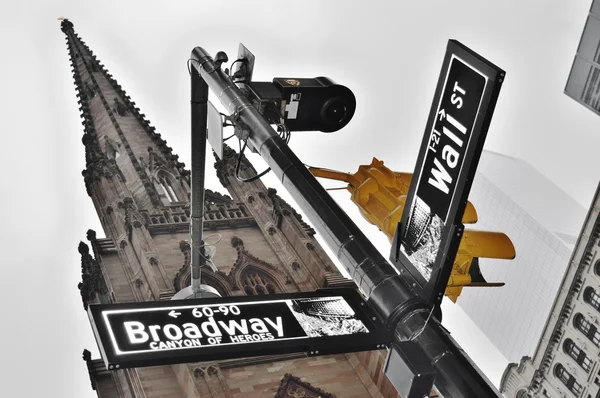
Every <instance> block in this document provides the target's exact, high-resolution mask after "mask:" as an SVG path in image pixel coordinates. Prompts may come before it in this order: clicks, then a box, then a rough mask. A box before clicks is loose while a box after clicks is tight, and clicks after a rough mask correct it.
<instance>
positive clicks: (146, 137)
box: [61, 19, 189, 210]
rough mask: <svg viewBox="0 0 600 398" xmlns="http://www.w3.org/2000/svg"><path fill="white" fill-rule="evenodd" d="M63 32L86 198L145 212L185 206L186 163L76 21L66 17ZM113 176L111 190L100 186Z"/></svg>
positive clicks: (63, 22)
mask: <svg viewBox="0 0 600 398" xmlns="http://www.w3.org/2000/svg"><path fill="white" fill-rule="evenodd" d="M61 30H62V31H63V32H64V33H65V35H66V40H67V47H68V50H69V55H70V58H71V66H72V72H73V78H74V80H75V86H76V90H77V96H78V97H79V100H78V103H79V105H80V108H79V109H80V111H81V116H82V119H83V121H82V124H83V126H84V131H85V134H84V136H83V143H84V145H85V150H86V169H85V170H84V171H83V176H84V180H85V184H86V188H87V191H88V194H89V195H90V196H91V197H92V198H93V199H94V202H99V201H101V202H106V201H109V202H110V201H113V200H119V199H123V198H124V197H131V198H132V199H133V201H134V203H135V205H136V206H137V207H138V208H139V209H146V210H151V209H156V208H160V207H163V206H166V205H170V204H171V203H172V202H185V203H187V202H188V192H189V172H188V171H187V170H185V169H184V164H183V163H181V162H179V161H178V156H177V155H175V154H173V151H172V148H170V147H169V146H168V145H167V143H166V142H165V140H163V139H162V138H161V135H160V134H158V133H156V131H155V128H154V127H153V126H151V125H150V123H149V122H148V120H147V119H146V117H145V115H144V114H142V113H140V110H139V108H137V107H136V106H135V103H134V102H133V101H131V98H130V97H129V96H128V95H127V94H126V93H125V91H124V90H123V89H122V88H121V86H120V85H119V84H118V83H117V81H116V80H115V79H113V77H112V75H111V74H110V73H108V71H107V70H106V69H105V67H104V66H103V65H102V63H101V62H100V61H99V60H98V59H97V58H96V56H95V55H94V53H93V52H92V51H91V50H90V49H89V47H88V46H87V45H86V44H85V43H84V42H83V41H82V40H81V38H80V37H79V35H78V34H77V33H75V31H74V29H73V23H72V22H71V21H69V20H68V19H63V20H62V22H61ZM125 132H126V133H125ZM114 176H117V178H118V180H119V181H118V182H115V183H114V184H113V185H115V186H114V187H113V188H115V189H113V190H112V192H111V189H107V187H106V186H100V185H102V184H103V183H102V182H101V180H102V178H103V177H104V178H109V179H112V178H113V177H114ZM104 185H106V184H104ZM99 191H102V192H99ZM100 196H104V197H103V198H102V200H101V198H100ZM99 204H100V203H96V205H97V206H98V205H99ZM103 204H106V203H103Z"/></svg>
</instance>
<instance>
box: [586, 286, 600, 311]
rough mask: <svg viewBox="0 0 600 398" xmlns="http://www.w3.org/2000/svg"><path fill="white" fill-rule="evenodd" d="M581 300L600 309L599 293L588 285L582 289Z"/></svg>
mask: <svg viewBox="0 0 600 398" xmlns="http://www.w3.org/2000/svg"><path fill="white" fill-rule="evenodd" d="M583 301H585V302H586V303H588V304H589V305H591V306H592V307H594V308H595V309H596V310H597V311H600V295H599V294H598V292H596V290H594V288H593V287H591V286H588V287H586V288H585V290H584V291H583Z"/></svg>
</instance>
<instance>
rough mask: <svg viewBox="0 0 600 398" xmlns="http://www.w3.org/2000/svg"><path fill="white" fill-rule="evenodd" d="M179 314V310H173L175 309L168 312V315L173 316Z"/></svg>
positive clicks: (175, 316)
mask: <svg viewBox="0 0 600 398" xmlns="http://www.w3.org/2000/svg"><path fill="white" fill-rule="evenodd" d="M179 315H181V312H175V310H171V312H169V316H172V317H173V318H177V317H178V316H179Z"/></svg>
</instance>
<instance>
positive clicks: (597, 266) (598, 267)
mask: <svg viewBox="0 0 600 398" xmlns="http://www.w3.org/2000/svg"><path fill="white" fill-rule="evenodd" d="M598 245H600V242H599V243H598ZM594 272H595V273H596V275H598V276H600V260H596V263H594Z"/></svg>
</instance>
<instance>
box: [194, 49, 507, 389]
mask: <svg viewBox="0 0 600 398" xmlns="http://www.w3.org/2000/svg"><path fill="white" fill-rule="evenodd" d="M191 58H192V60H193V62H192V65H193V67H194V68H195V69H196V70H197V71H198V73H199V74H200V76H201V77H202V78H203V79H204V80H205V81H206V83H207V84H208V86H209V87H210V88H211V89H212V91H213V93H214V94H215V95H216V96H217V97H218V99H219V100H220V102H221V104H223V106H224V107H225V108H226V110H227V112H228V113H229V114H230V115H233V116H234V118H235V120H236V122H237V123H240V124H241V125H242V126H243V127H244V129H246V130H247V131H249V136H248V145H249V146H250V147H251V148H253V149H255V150H256V151H257V152H258V153H259V154H260V156H261V157H262V158H263V159H264V160H265V162H266V163H267V164H268V165H269V167H270V168H271V170H272V171H273V172H274V173H275V175H276V176H277V177H278V179H279V180H280V182H281V183H282V185H283V186H284V187H285V188H286V189H287V190H288V192H289V193H290V194H291V196H292V197H293V198H294V200H295V201H296V202H297V204H298V206H299V207H300V208H301V209H302V210H303V211H304V212H305V214H306V215H307V217H308V218H309V220H310V221H311V223H312V224H313V225H314V227H315V229H316V230H317V231H318V232H319V234H320V235H321V236H322V237H323V239H324V240H325V242H326V243H327V244H328V245H329V247H330V248H331V249H332V250H333V251H334V252H335V253H336V254H337V257H338V259H339V260H340V262H341V263H342V264H343V266H344V267H345V268H346V270H347V271H348V273H349V274H350V275H351V277H352V279H353V280H354V282H355V283H356V285H357V286H358V287H359V288H360V290H361V291H362V293H363V294H364V295H365V296H366V297H367V299H368V301H367V302H368V305H369V306H370V307H371V308H372V309H373V310H374V311H375V312H376V313H377V315H378V316H379V318H380V319H381V320H382V321H383V322H384V323H385V324H386V325H387V326H388V328H390V329H391V330H393V331H394V333H393V335H394V343H393V344H392V347H391V348H390V349H391V350H394V351H395V352H398V351H399V350H401V349H400V347H402V345H403V344H405V343H407V342H408V341H410V342H411V344H416V345H417V346H418V347H419V349H420V350H421V351H420V352H422V353H423V354H424V355H425V356H426V358H427V360H428V362H429V364H430V366H431V367H432V368H433V370H434V371H435V387H436V389H437V390H438V391H439V392H440V393H441V394H442V396H443V397H445V398H459V397H460V398H464V397H467V398H471V397H472V398H485V397H500V394H499V392H498V391H497V390H496V389H495V388H494V386H493V385H492V384H491V383H490V382H489V380H487V378H486V377H485V376H484V375H483V374H481V372H480V371H479V369H478V368H477V367H476V366H475V365H474V364H473V363H472V362H471V360H470V359H469V358H468V356H467V355H466V354H465V353H464V351H463V350H462V349H461V348H460V346H458V344H456V342H455V341H454V340H453V339H452V338H451V337H450V336H449V333H448V331H447V330H446V329H444V328H443V326H442V325H441V324H440V323H439V322H438V321H437V320H436V319H435V318H434V317H431V316H429V315H430V309H428V308H426V306H425V304H424V303H423V302H422V301H421V299H419V298H418V297H417V296H416V295H414V294H413V292H412V291H411V290H410V288H409V287H408V286H406V285H405V283H404V282H403V281H402V279H400V277H399V276H398V274H397V272H396V270H395V268H393V267H392V265H391V264H390V263H389V262H388V261H387V260H386V259H385V258H384V257H383V256H382V255H381V254H380V253H379V252H378V251H377V249H375V247H374V246H373V244H372V243H371V242H370V241H369V240H368V239H367V238H366V236H365V235H364V234H363V233H362V231H361V230H360V229H359V228H358V227H357V226H356V224H354V222H353V221H352V220H351V219H350V217H348V215H347V214H346V213H345V212H344V211H343V210H342V209H341V208H340V207H339V206H338V205H337V203H335V201H334V200H333V199H332V198H331V197H330V196H329V194H328V193H327V191H325V189H324V188H323V187H322V186H321V185H320V184H319V182H318V181H317V180H316V179H315V178H314V176H313V175H312V174H311V173H310V172H309V171H308V170H307V169H306V167H305V166H304V164H303V163H302V162H301V161H300V160H299V159H298V157H297V156H296V155H295V154H294V153H293V152H292V150H291V149H290V148H289V147H288V146H287V145H286V144H285V143H284V142H283V140H282V139H281V138H280V137H279V136H278V135H277V133H276V132H275V131H274V130H273V128H272V127H271V126H270V125H269V124H268V122H267V121H266V120H265V119H264V118H263V117H262V115H260V113H259V112H258V111H257V110H256V109H255V108H254V107H253V106H252V104H251V103H250V101H249V100H248V99H247V98H246V97H245V96H244V95H243V93H242V92H241V91H240V90H239V89H238V87H237V86H236V85H235V84H234V83H233V82H232V80H231V79H230V78H229V76H227V75H226V74H225V73H224V72H223V71H222V70H221V68H220V66H219V65H217V64H216V63H215V62H214V60H213V59H212V57H211V56H210V55H209V54H208V53H207V52H206V51H205V50H204V49H203V48H201V47H196V48H194V49H193V51H192V55H191ZM402 354H403V355H404V353H402ZM392 371H393V369H392ZM409 398H410V397H409Z"/></svg>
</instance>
